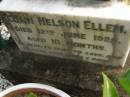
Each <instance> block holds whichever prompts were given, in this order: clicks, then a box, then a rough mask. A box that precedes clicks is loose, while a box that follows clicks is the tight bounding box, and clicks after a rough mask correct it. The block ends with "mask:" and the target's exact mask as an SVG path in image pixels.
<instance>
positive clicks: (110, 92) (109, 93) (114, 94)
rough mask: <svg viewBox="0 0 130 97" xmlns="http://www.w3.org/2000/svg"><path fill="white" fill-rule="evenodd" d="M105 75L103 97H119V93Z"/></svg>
mask: <svg viewBox="0 0 130 97" xmlns="http://www.w3.org/2000/svg"><path fill="white" fill-rule="evenodd" d="M102 75H103V80H104V84H103V97H119V93H118V91H117V89H116V87H115V85H114V84H113V82H112V81H111V80H110V79H109V78H108V77H107V76H106V75H105V74H104V73H102Z"/></svg>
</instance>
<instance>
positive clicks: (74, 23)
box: [0, 0, 130, 97]
mask: <svg viewBox="0 0 130 97" xmlns="http://www.w3.org/2000/svg"><path fill="white" fill-rule="evenodd" d="M8 1H9V2H11V1H12V0H8ZM32 1H33V0H29V1H24V2H23V0H19V1H18V0H17V1H16V2H15V4H14V6H12V5H10V6H6V7H4V5H5V4H8V3H7V2H6V1H5V2H2V3H1V6H0V9H1V12H0V16H1V18H2V19H3V22H4V23H5V24H6V26H7V27H8V29H9V31H10V32H11V34H12V37H13V39H14V40H15V42H16V43H17V45H18V47H19V48H17V46H16V45H15V44H14V43H13V42H11V40H10V41H9V43H8V46H7V48H5V49H3V50H2V51H1V52H0V69H1V72H2V71H4V72H5V71H7V72H8V75H11V73H12V72H13V76H15V77H16V76H17V75H18V74H19V75H24V77H23V76H22V77H21V80H22V79H23V78H24V79H27V81H32V82H42V83H49V84H53V85H55V86H57V87H60V88H62V90H63V89H64V90H65V91H67V93H70V94H72V95H76V96H77V97H87V94H88V92H87V91H88V90H92V91H101V89H102V81H101V72H105V73H106V74H108V75H109V76H110V77H111V78H112V80H113V81H116V77H117V76H118V75H120V74H122V73H123V72H125V71H127V69H128V68H129V67H130V64H129V63H128V64H127V65H126V66H125V61H126V58H127V56H128V53H129V42H130V41H129V38H130V33H129V30H130V28H129V24H130V18H129V17H130V13H129V12H128V9H129V7H127V6H124V5H121V6H122V7H120V4H119V6H118V5H117V4H115V5H112V6H110V7H105V8H100V7H98V8H87V7H85V8H84V7H82V6H81V7H80V8H79V7H75V6H70V5H69V6H68V5H66V3H64V2H63V1H64V0H63V1H61V0H59V2H55V1H52V2H49V3H48V2H47V1H44V0H43V1H40V0H39V1H37V2H35V3H31V2H32ZM43 2H44V6H43ZM19 4H21V6H17V5H19ZM117 9H118V10H123V11H117ZM115 10H116V12H115ZM124 12H127V15H126V13H124ZM99 64H102V65H99ZM107 65H111V66H107ZM114 66H115V67H114ZM117 66H118V67H117ZM121 66H124V68H123V69H122V68H121ZM9 72H11V73H9ZM25 75H26V76H25ZM30 77H31V78H30ZM19 79H20V78H19ZM82 93H83V94H82ZM91 94H92V95H93V96H90V97H96V94H94V93H91ZM97 97H98V96H97ZM99 97H101V95H100V96H99ZM125 97H126V96H125Z"/></svg>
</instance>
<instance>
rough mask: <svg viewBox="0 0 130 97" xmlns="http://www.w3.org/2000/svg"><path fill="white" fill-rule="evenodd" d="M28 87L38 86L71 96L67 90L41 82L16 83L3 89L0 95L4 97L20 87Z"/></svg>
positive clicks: (62, 96) (65, 96) (61, 94)
mask: <svg viewBox="0 0 130 97" xmlns="http://www.w3.org/2000/svg"><path fill="white" fill-rule="evenodd" d="M26 88H38V89H43V90H47V91H50V92H52V93H55V94H57V95H59V96H61V97H70V96H69V95H68V94H66V93H65V92H63V91H61V90H59V89H56V88H54V87H52V86H49V85H45V84H39V83H25V84H19V85H16V86H13V87H10V88H8V89H6V90H4V91H2V92H1V93H0V97H4V96H5V95H7V94H9V93H11V92H14V91H17V90H20V89H26Z"/></svg>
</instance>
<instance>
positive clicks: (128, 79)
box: [119, 70, 130, 95]
mask: <svg viewBox="0 0 130 97" xmlns="http://www.w3.org/2000/svg"><path fill="white" fill-rule="evenodd" d="M119 83H120V85H121V86H122V87H123V89H124V90H125V91H126V92H127V93H128V94H129V95H130V70H128V71H127V72H126V73H125V74H124V75H122V76H121V77H119Z"/></svg>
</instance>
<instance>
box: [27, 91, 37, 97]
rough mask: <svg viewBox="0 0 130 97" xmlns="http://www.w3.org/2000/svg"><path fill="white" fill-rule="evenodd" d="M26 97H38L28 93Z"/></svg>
mask: <svg viewBox="0 0 130 97" xmlns="http://www.w3.org/2000/svg"><path fill="white" fill-rule="evenodd" d="M26 97H38V96H37V95H36V94H34V93H32V92H31V93H29V94H27V96H26Z"/></svg>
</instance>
